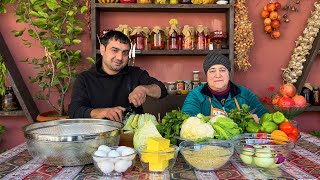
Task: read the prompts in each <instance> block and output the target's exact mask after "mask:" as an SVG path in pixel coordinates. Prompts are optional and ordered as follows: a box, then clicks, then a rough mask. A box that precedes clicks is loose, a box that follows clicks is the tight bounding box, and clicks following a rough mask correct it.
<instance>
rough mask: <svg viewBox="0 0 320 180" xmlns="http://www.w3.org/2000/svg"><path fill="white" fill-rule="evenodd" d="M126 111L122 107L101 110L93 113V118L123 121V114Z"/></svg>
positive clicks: (95, 110)
mask: <svg viewBox="0 0 320 180" xmlns="http://www.w3.org/2000/svg"><path fill="white" fill-rule="evenodd" d="M125 110H126V109H125V108H124V107H121V106H117V107H113V108H99V109H94V110H92V111H91V113H90V115H91V118H97V119H103V118H107V119H110V120H113V121H120V122H121V121H122V118H123V112H124V111H125Z"/></svg>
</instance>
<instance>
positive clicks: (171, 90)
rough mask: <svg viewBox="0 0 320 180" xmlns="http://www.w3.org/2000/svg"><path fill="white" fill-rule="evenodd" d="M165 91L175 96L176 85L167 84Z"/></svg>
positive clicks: (174, 83) (173, 83)
mask: <svg viewBox="0 0 320 180" xmlns="http://www.w3.org/2000/svg"><path fill="white" fill-rule="evenodd" d="M167 91H168V94H176V93H177V83H176V82H167Z"/></svg>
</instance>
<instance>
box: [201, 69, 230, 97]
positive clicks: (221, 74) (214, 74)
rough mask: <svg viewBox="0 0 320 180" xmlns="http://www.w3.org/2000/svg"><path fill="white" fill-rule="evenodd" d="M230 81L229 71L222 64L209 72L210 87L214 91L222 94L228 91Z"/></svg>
mask: <svg viewBox="0 0 320 180" xmlns="http://www.w3.org/2000/svg"><path fill="white" fill-rule="evenodd" d="M229 80H230V77H229V71H228V69H227V68H226V67H225V66H223V65H221V64H216V65H213V66H211V67H210V68H209V70H208V72H207V81H208V84H209V87H210V88H211V89H212V90H214V91H218V92H221V91H224V90H226V89H227V87H228V83H229Z"/></svg>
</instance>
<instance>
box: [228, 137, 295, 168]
mask: <svg viewBox="0 0 320 180" xmlns="http://www.w3.org/2000/svg"><path fill="white" fill-rule="evenodd" d="M234 147H235V150H236V152H237V156H236V157H238V158H240V160H241V161H242V163H244V164H246V165H249V166H253V167H256V168H262V169H266V168H270V169H271V168H277V167H279V166H280V165H281V164H283V163H284V162H285V161H286V159H287V158H289V156H290V154H291V150H292V149H293V148H294V142H293V140H291V139H287V138H283V140H281V138H277V140H273V139H271V135H270V134H267V133H252V134H251V133H246V134H241V135H239V136H238V137H237V138H236V139H235V140H234Z"/></svg>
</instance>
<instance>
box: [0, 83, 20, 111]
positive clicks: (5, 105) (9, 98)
mask: <svg viewBox="0 0 320 180" xmlns="http://www.w3.org/2000/svg"><path fill="white" fill-rule="evenodd" d="M2 109H3V111H14V110H17V109H18V100H17V97H16V95H15V94H14V92H13V89H12V87H11V86H8V87H6V92H5V95H4V96H3V99H2Z"/></svg>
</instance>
